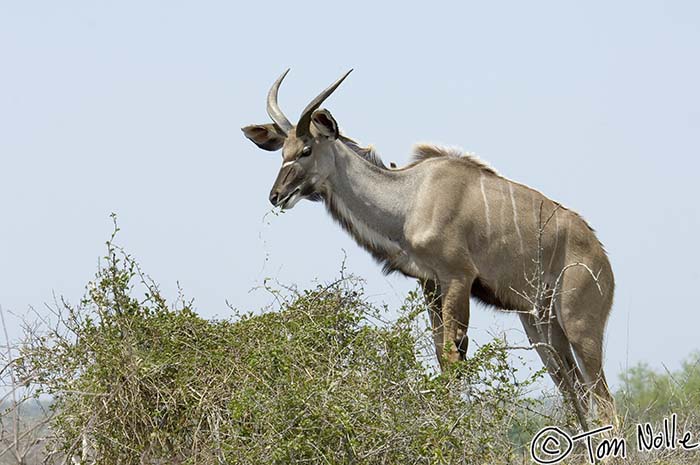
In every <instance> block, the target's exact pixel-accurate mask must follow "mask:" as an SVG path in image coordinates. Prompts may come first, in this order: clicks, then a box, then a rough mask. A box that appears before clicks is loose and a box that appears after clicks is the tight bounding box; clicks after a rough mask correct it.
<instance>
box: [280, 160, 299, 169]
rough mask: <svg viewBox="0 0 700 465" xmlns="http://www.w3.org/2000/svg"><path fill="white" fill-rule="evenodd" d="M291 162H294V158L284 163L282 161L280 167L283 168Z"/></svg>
mask: <svg viewBox="0 0 700 465" xmlns="http://www.w3.org/2000/svg"><path fill="white" fill-rule="evenodd" d="M292 163H296V160H290V161H285V162H284V163H282V168H284V167H285V166H289V165H291V164H292Z"/></svg>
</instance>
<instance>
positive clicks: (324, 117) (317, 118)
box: [311, 109, 339, 139]
mask: <svg viewBox="0 0 700 465" xmlns="http://www.w3.org/2000/svg"><path fill="white" fill-rule="evenodd" d="M311 134H312V135H313V136H314V137H319V136H321V137H326V138H328V139H337V138H338V135H339V131H338V123H337V122H336V121H335V118H333V115H331V112H330V111H328V110H325V109H320V110H316V111H314V112H313V114H312V115H311Z"/></svg>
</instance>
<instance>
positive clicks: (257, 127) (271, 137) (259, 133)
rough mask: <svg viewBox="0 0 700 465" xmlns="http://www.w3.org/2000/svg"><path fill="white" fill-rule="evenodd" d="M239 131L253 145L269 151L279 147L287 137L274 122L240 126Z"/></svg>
mask: <svg viewBox="0 0 700 465" xmlns="http://www.w3.org/2000/svg"><path fill="white" fill-rule="evenodd" d="M241 131H243V134H245V136H246V137H247V138H248V139H250V140H252V141H253V143H254V144H255V145H257V146H258V147H260V148H261V149H263V150H269V151H270V152H274V151H275V150H279V149H281V148H282V146H283V145H284V140H285V139H286V138H287V136H286V135H285V134H284V133H283V132H282V131H280V130H279V129H277V126H275V125H274V124H252V125H250V126H246V127H244V128H241Z"/></svg>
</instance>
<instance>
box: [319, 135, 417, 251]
mask: <svg viewBox="0 0 700 465" xmlns="http://www.w3.org/2000/svg"><path fill="white" fill-rule="evenodd" d="M333 152H334V153H333V156H334V160H335V170H334V171H333V173H332V174H331V175H330V176H329V177H328V179H327V180H326V182H325V189H324V191H325V195H324V200H325V203H326V207H327V208H328V210H329V212H330V214H331V215H332V216H333V218H335V219H336V220H337V221H338V222H339V223H340V224H341V225H342V226H343V227H344V228H345V229H346V230H347V231H348V232H349V233H350V234H351V235H352V236H353V238H354V239H355V240H356V241H357V242H358V243H359V244H360V245H362V246H363V247H365V248H366V249H368V250H369V251H370V252H371V253H372V254H373V255H374V256H375V258H378V259H384V260H394V259H395V258H396V256H397V255H399V254H400V253H401V250H402V249H403V248H404V245H405V236H404V224H405V221H406V215H407V212H408V211H409V209H410V206H411V204H412V203H413V198H414V195H415V188H414V187H413V185H414V183H415V180H413V179H411V176H409V175H408V174H407V173H404V172H398V171H390V170H387V169H383V168H380V167H378V166H375V165H373V164H372V163H370V162H368V161H367V160H364V159H363V158H361V157H360V156H358V155H357V154H355V153H353V152H352V151H351V150H349V149H348V148H347V147H345V146H344V145H343V144H341V143H338V142H336V143H335V144H334V145H333Z"/></svg>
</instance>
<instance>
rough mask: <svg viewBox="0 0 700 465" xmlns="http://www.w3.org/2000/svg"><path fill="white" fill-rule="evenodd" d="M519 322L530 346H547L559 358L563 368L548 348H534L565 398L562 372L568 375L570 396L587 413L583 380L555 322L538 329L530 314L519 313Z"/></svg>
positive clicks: (563, 335)
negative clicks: (572, 391)
mask: <svg viewBox="0 0 700 465" xmlns="http://www.w3.org/2000/svg"><path fill="white" fill-rule="evenodd" d="M520 321H521V322H522V324H523V328H524V329H525V333H526V334H527V337H528V340H529V341H530V343H531V344H536V343H546V344H549V345H550V346H551V348H552V349H553V350H554V351H555V352H556V353H557V355H558V356H559V360H561V364H562V365H563V366H560V364H559V362H558V361H557V360H556V358H555V357H554V355H553V354H552V352H551V351H550V350H549V349H548V348H546V347H542V346H536V347H535V349H536V350H537V353H538V355H539V356H540V359H541V360H542V363H543V364H544V366H545V368H546V369H547V372H548V373H549V376H550V377H551V378H552V381H553V382H554V385H555V386H556V387H557V389H559V391H561V392H562V394H563V395H564V396H566V395H567V393H566V392H564V390H565V389H566V387H565V381H564V372H566V373H568V374H569V379H570V380H571V382H572V383H573V387H574V389H575V392H574V393H572V394H574V395H577V396H578V397H579V399H581V400H582V401H583V402H582V407H583V408H584V411H587V410H588V409H587V406H588V402H586V396H585V390H584V389H583V386H584V379H583V376H582V375H581V371H580V370H579V368H578V365H577V364H576V360H575V358H574V355H573V353H572V351H571V345H570V344H569V341H568V339H567V338H566V335H565V334H564V331H563V330H562V329H561V327H560V326H559V324H558V323H557V322H556V321H550V322H541V323H540V325H539V327H538V322H537V321H536V319H535V317H534V316H533V315H532V314H530V313H520ZM550 338H551V339H550Z"/></svg>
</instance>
